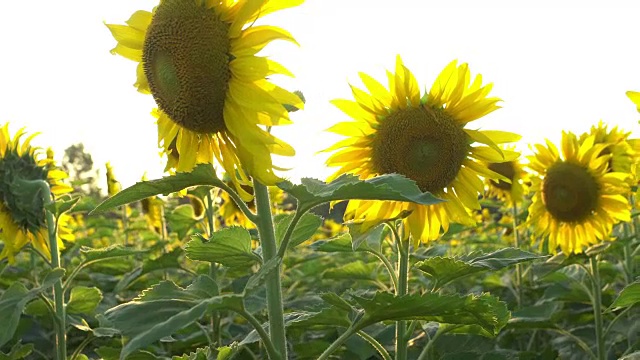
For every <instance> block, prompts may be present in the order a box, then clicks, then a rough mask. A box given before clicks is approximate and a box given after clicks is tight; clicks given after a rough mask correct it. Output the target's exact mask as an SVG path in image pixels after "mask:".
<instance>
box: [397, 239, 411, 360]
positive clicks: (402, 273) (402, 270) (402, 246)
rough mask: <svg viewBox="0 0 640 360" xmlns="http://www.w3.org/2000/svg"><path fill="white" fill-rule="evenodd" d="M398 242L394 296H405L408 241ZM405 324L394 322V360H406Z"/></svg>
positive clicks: (407, 280) (407, 269)
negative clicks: (396, 282)
mask: <svg viewBox="0 0 640 360" xmlns="http://www.w3.org/2000/svg"><path fill="white" fill-rule="evenodd" d="M395 235H396V241H397V242H398V288H397V289H396V296H404V295H407V291H408V283H409V241H403V240H402V238H400V237H397V234H395ZM406 331H407V322H406V321H404V320H400V321H398V322H396V360H406V359H407V340H406V338H407V336H406V335H405V333H406Z"/></svg>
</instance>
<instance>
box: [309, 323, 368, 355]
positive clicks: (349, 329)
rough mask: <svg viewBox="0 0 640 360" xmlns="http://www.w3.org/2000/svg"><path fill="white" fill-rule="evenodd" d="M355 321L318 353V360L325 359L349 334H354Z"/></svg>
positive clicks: (355, 329) (355, 328) (355, 330)
mask: <svg viewBox="0 0 640 360" xmlns="http://www.w3.org/2000/svg"><path fill="white" fill-rule="evenodd" d="M357 329H358V327H357V323H353V324H351V326H350V327H349V328H348V329H347V330H346V331H345V332H343V333H342V335H340V336H339V337H338V338H337V339H336V340H335V341H334V342H333V343H331V345H330V346H329V347H328V348H327V349H326V350H325V351H324V352H323V353H322V354H321V355H320V357H319V358H318V360H326V359H328V358H329V356H331V354H333V353H334V352H335V351H336V350H338V348H339V347H340V346H341V345H342V344H344V342H345V341H347V339H349V337H351V335H353V334H355V333H356V332H357V331H358V330H357Z"/></svg>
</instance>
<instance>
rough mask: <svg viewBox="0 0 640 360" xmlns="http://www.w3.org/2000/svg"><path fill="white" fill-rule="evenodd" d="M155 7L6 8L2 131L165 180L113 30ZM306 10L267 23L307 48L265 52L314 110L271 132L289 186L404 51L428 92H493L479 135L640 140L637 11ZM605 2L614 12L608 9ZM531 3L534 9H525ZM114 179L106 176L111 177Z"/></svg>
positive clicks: (347, 2) (510, 5)
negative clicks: (593, 132)
mask: <svg viewBox="0 0 640 360" xmlns="http://www.w3.org/2000/svg"><path fill="white" fill-rule="evenodd" d="M156 3H157V1H151V0H136V1H132V0H64V1H45V0H32V1H8V0H0V46H1V48H0V49H1V50H0V54H1V55H0V123H4V122H5V121H10V123H11V128H10V129H11V131H12V132H15V131H17V130H18V129H19V128H20V127H23V126H26V127H27V130H28V131H29V132H36V131H38V132H41V135H40V136H38V137H37V138H36V140H35V141H34V143H35V144H36V145H40V146H52V147H53V148H54V149H55V150H56V152H57V158H58V159H61V157H62V154H63V150H64V149H65V148H67V147H68V146H69V145H71V144H74V143H78V142H83V143H84V144H85V146H86V148H87V149H88V151H89V152H90V153H91V154H92V156H93V158H94V161H95V163H96V167H99V168H100V169H103V168H104V163H105V162H106V161H110V162H111V163H112V165H113V167H114V171H115V173H116V176H117V177H118V178H119V180H120V181H121V182H122V183H123V185H124V186H129V185H132V184H133V183H134V182H135V181H137V180H139V179H140V178H141V177H142V175H143V173H144V172H145V171H147V172H148V173H149V178H156V177H159V176H161V175H162V169H163V167H164V164H163V161H162V159H160V158H159V156H158V148H157V130H156V126H155V124H154V119H153V117H152V116H151V115H150V111H151V109H152V108H153V106H154V102H153V99H152V97H151V96H148V95H147V96H145V95H142V94H139V93H138V92H137V91H136V90H135V88H134V87H133V83H134V81H135V63H134V62H132V61H129V60H126V59H124V58H122V57H119V56H113V55H111V54H110V53H109V50H110V49H111V48H113V47H114V46H115V43H116V42H115V40H114V39H113V38H112V37H111V34H110V32H109V31H108V29H107V28H106V27H105V26H104V23H103V22H105V21H106V22H108V23H124V21H125V20H126V19H128V17H129V16H130V15H131V13H133V12H134V11H135V10H138V9H145V10H151V8H152V7H153V6H154V5H155V4H156ZM554 3H556V1H536V2H529V1H527V2H524V1H507V0H504V1H473V0H466V1H430V0H394V1H381V0H307V2H306V3H305V4H303V5H302V6H300V7H298V8H293V9H289V10H285V11H282V12H280V13H276V14H273V15H270V16H268V17H266V18H265V19H264V20H263V23H268V24H273V25H277V26H281V27H283V28H285V29H287V30H289V31H290V32H291V33H292V34H293V35H294V36H295V37H296V39H297V40H298V42H299V43H300V44H301V47H299V48H298V47H296V46H295V45H291V44H289V43H273V44H271V45H270V46H269V47H267V49H266V51H265V53H267V54H269V55H271V56H272V58H273V59H274V60H276V61H279V62H281V63H283V64H284V65H286V66H287V67H288V68H289V69H290V70H291V71H292V72H293V73H294V74H296V78H295V79H277V80H278V81H281V84H283V85H285V86H286V87H288V88H289V89H291V90H296V89H299V90H302V91H303V92H304V94H305V97H306V98H307V106H306V109H305V111H301V112H297V113H295V114H293V116H292V117H293V120H294V121H295V124H293V125H290V126H287V127H282V128H277V129H275V131H274V132H275V133H276V134H277V135H279V136H280V137H281V138H283V139H284V140H286V141H288V142H290V143H291V144H292V145H293V146H294V147H295V148H296V150H297V156H296V157H295V158H294V159H286V160H287V161H286V162H284V161H281V162H280V164H284V165H287V166H290V167H293V170H292V171H291V172H290V173H288V174H285V176H288V177H292V178H293V179H296V178H299V177H304V176H311V177H319V178H323V177H325V176H326V175H327V174H328V173H329V172H330V171H327V170H326V169H325V168H324V166H323V162H324V159H325V158H326V155H323V154H321V155H316V154H315V153H316V152H317V151H318V150H321V149H322V148H324V147H327V146H328V145H330V142H331V141H335V140H337V139H338V138H337V137H335V136H332V135H329V134H326V133H323V130H324V129H326V128H328V127H329V126H331V125H332V124H334V123H336V122H338V121H342V120H346V119H347V118H346V115H344V114H342V113H341V112H340V111H339V110H337V109H335V108H334V107H333V106H332V105H331V104H329V100H331V99H334V98H349V99H350V98H351V93H350V89H349V86H348V83H349V82H352V83H354V84H359V81H358V72H359V71H363V72H366V73H368V74H370V75H371V76H373V77H375V78H377V79H379V80H384V79H386V77H385V70H386V69H393V66H394V63H395V55H396V54H400V55H402V57H403V60H404V62H405V65H406V66H407V67H408V68H409V69H411V70H412V71H413V72H414V74H415V75H416V77H417V79H418V82H419V84H420V86H421V88H422V89H423V90H424V89H425V88H427V89H428V88H429V87H430V86H431V84H432V82H433V80H434V79H435V77H436V76H437V75H438V73H439V72H440V71H441V70H442V68H443V67H444V66H445V65H446V64H447V63H449V62H450V61H451V60H453V59H458V60H459V61H460V62H468V63H469V65H470V69H471V72H472V74H478V73H480V74H482V75H483V79H484V81H485V82H493V84H494V87H493V91H492V94H493V95H495V96H499V97H501V98H502V99H503V100H504V102H503V103H502V104H501V105H502V109H499V110H497V111H496V112H494V113H492V114H490V115H489V116H487V117H485V118H483V119H482V120H479V121H476V122H473V123H471V125H470V126H472V127H481V128H483V129H496V130H508V131H514V132H518V133H520V134H522V135H523V136H524V138H523V143H522V145H521V146H520V148H522V149H526V144H527V143H532V142H541V141H543V140H544V138H550V139H551V140H553V141H557V140H558V139H559V138H560V132H561V130H563V129H566V130H572V131H575V132H583V131H587V130H588V129H589V127H590V126H591V125H593V124H595V123H597V122H598V120H600V119H602V120H604V121H605V122H606V123H609V124H611V126H613V125H619V126H620V127H622V128H624V129H626V130H629V131H633V132H634V133H635V134H640V131H639V130H640V125H638V122H637V121H638V119H640V114H638V113H637V112H636V109H635V106H634V105H633V104H632V103H631V102H630V101H629V100H628V99H627V97H626V96H625V92H626V91H627V90H640V47H639V46H638V40H637V39H638V28H637V22H638V20H639V19H640V3H638V5H635V3H636V2H635V1H610V2H607V4H609V5H608V6H607V7H599V6H597V3H596V2H593V1H592V2H590V1H563V2H562V3H563V4H564V5H563V6H562V7H560V6H557V5H555V6H554ZM602 3H604V2H602ZM529 4H530V5H529ZM102 174H104V171H102Z"/></svg>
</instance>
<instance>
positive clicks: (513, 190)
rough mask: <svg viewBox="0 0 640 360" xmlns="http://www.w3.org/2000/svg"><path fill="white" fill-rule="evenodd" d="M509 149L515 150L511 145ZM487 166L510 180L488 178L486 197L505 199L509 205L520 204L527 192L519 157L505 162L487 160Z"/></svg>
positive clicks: (524, 175) (524, 173) (524, 174)
mask: <svg viewBox="0 0 640 360" xmlns="http://www.w3.org/2000/svg"><path fill="white" fill-rule="evenodd" d="M505 150H508V151H514V147H512V146H510V147H509V148H508V149H505ZM485 166H487V167H488V168H489V170H492V171H495V172H496V173H498V174H500V175H502V176H504V177H506V178H507V179H509V180H510V181H504V180H494V179H489V178H487V179H486V181H485V182H486V191H485V196H486V197H489V198H491V197H495V198H498V199H499V200H501V201H504V202H505V203H506V204H507V205H512V204H519V203H521V202H522V201H523V200H524V195H525V194H526V185H525V183H526V176H527V173H526V171H525V170H524V167H523V166H522V164H520V161H518V159H516V160H511V161H504V162H486V163H485Z"/></svg>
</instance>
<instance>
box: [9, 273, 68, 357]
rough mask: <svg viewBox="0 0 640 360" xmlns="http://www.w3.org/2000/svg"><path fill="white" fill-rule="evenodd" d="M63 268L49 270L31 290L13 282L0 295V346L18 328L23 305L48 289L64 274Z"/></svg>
mask: <svg viewBox="0 0 640 360" xmlns="http://www.w3.org/2000/svg"><path fill="white" fill-rule="evenodd" d="M64 273H65V271H64V269H61V268H55V269H53V270H51V271H50V272H49V273H48V274H47V275H46V276H45V278H44V280H43V281H42V285H41V286H40V287H37V288H33V289H31V290H27V288H26V287H25V286H24V285H22V283H19V282H15V283H13V284H12V285H11V286H10V287H9V288H8V289H7V290H6V291H5V292H4V293H2V295H1V296H0V314H2V316H3V321H2V326H0V347H1V346H3V345H4V344H6V343H7V342H8V341H9V340H11V338H12V337H13V334H14V333H15V331H16V329H17V328H18V322H19V321H20V315H21V314H22V311H23V310H24V307H25V305H27V303H28V302H29V301H31V300H32V299H33V298H35V297H36V296H38V294H39V293H41V292H43V291H45V290H47V289H49V288H50V287H51V286H53V284H54V283H55V282H56V281H59V280H60V279H61V278H62V276H64Z"/></svg>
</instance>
